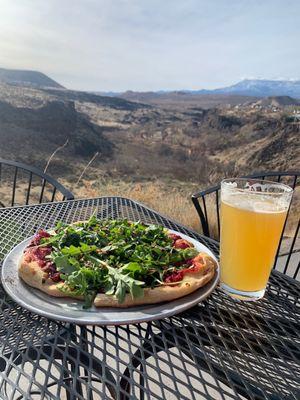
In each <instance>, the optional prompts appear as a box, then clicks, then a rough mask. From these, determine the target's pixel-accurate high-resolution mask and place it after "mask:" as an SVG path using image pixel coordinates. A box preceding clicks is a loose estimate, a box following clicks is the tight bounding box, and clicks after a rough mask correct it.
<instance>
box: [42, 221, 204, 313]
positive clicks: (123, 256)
mask: <svg viewBox="0 0 300 400" xmlns="http://www.w3.org/2000/svg"><path fill="white" fill-rule="evenodd" d="M47 245H51V247H52V252H51V254H50V255H49V256H47V258H49V259H50V260H51V261H52V262H53V263H54V264H55V265H56V268H57V270H58V271H59V272H60V273H61V278H62V279H63V280H64V282H65V284H64V285H62V286H61V290H62V291H63V292H64V293H66V294H72V295H76V296H82V297H84V299H85V304H84V307H90V306H91V305H92V303H93V300H94V298H95V296H96V295H97V293H106V294H108V295H112V296H115V297H116V298H117V299H118V301H119V302H120V303H122V302H123V301H124V299H125V296H126V295H127V294H129V295H130V296H132V298H137V297H142V296H143V293H144V288H146V287H151V288H153V287H155V286H161V285H162V284H164V278H165V277H166V275H168V274H170V273H172V272H174V271H175V270H180V269H182V268H187V265H185V263H184V262H185V261H186V260H188V259H191V258H193V257H195V256H196V255H197V250H196V249H194V248H186V249H176V248H174V247H173V244H172V240H171V239H170V238H169V236H168V234H167V230H166V229H165V228H163V227H162V226H157V225H145V224H142V223H140V222H129V221H127V220H98V219H97V218H96V217H95V216H92V217H91V218H90V219H89V220H88V221H87V222H81V223H78V224H75V225H67V224H64V223H61V222H60V223H58V224H57V226H56V227H55V229H54V232H52V234H51V236H50V237H49V238H43V239H42V240H41V244H40V246H47Z"/></svg>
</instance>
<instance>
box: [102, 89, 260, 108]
mask: <svg viewBox="0 0 300 400" xmlns="http://www.w3.org/2000/svg"><path fill="white" fill-rule="evenodd" d="M106 95H107V96H109V95H110V94H108V93H106ZM114 96H117V97H120V98H121V99H126V100H129V101H135V102H138V103H143V104H151V105H156V106H162V107H164V108H169V109H174V108H178V109H181V108H182V107H183V108H190V107H201V108H212V107H219V106H224V105H231V106H234V105H237V104H243V103H248V102H253V101H256V100H258V99H259V98H258V97H253V96H241V95H235V94H229V95H227V94H198V93H194V92H181V91H177V92H133V91H127V92H124V93H119V94H114ZM114 98H116V97H114Z"/></svg>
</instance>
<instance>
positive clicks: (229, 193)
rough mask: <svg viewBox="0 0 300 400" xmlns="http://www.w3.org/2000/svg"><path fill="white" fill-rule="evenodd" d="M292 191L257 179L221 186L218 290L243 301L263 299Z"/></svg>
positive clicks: (240, 180) (241, 179)
mask: <svg viewBox="0 0 300 400" xmlns="http://www.w3.org/2000/svg"><path fill="white" fill-rule="evenodd" d="M292 194H293V189H292V188H290V187H289V186H287V185H284V184H281V183H277V182H272V181H265V180H257V179H246V178H237V179H224V180H223V181H222V182H221V237H220V240H221V243H220V245H221V247H220V257H221V258H220V269H221V277H220V280H221V288H222V289H223V290H224V291H225V292H226V293H228V294H229V295H231V296H233V297H236V298H238V299H242V300H257V299H260V298H261V297H263V296H264V293H265V289H266V285H267V282H268V279H269V275H270V272H271V268H272V266H273V263H274V260H275V256H276V252H277V248H278V245H279V240H280V237H281V234H282V230H283V227H284V223H285V220H286V217H287V212H288V209H289V205H290V202H291V198H292Z"/></svg>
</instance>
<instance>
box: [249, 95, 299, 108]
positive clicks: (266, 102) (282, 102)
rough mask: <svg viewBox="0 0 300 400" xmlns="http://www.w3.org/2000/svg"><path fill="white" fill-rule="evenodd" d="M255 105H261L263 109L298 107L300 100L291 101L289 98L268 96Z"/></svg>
mask: <svg viewBox="0 0 300 400" xmlns="http://www.w3.org/2000/svg"><path fill="white" fill-rule="evenodd" d="M255 104H257V105H261V106H263V107H267V106H273V107H287V106H299V105H300V100H298V99H293V98H292V97H290V96H270V97H265V98H263V99H261V100H258V101H257V102H256V103H255Z"/></svg>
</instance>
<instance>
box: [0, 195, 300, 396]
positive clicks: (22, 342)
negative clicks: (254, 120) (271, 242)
mask: <svg viewBox="0 0 300 400" xmlns="http://www.w3.org/2000/svg"><path fill="white" fill-rule="evenodd" d="M93 213H96V215H97V216H98V217H99V218H124V217H125V218H128V219H130V220H141V221H143V222H147V223H156V224H161V225H164V226H165V227H167V228H170V229H174V230H178V231H180V232H182V233H185V234H187V235H190V236H192V237H194V238H196V239H198V240H199V241H200V242H202V243H203V244H205V245H206V246H208V247H209V248H210V249H211V250H212V251H213V252H214V253H215V254H216V255H218V244H217V243H216V242H214V241H211V240H209V239H207V238H205V237H203V236H201V235H198V234H196V233H195V232H193V231H190V230H189V229H187V228H185V227H183V226H181V225H180V224H178V223H176V222H174V221H172V220H169V219H168V218H166V217H164V216H161V215H160V214H159V213H157V212H155V211H153V210H151V209H149V208H147V207H145V206H143V205H141V204H139V203H136V202H134V201H132V200H129V199H124V198H119V197H105V198H99V199H89V200H74V201H67V202H60V203H47V204H42V205H36V206H24V207H14V208H6V209H0V261H1V262H2V261H3V258H4V257H5V255H6V254H7V253H8V252H9V251H10V249H12V248H13V247H14V246H15V245H16V244H17V243H19V242H20V241H21V240H23V239H24V238H26V237H29V236H31V235H32V234H33V233H34V232H36V230H37V229H39V228H41V227H43V228H49V227H51V226H53V225H54V224H55V222H56V221H59V220H62V221H65V222H73V221H77V220H84V219H87V218H88V217H89V216H90V215H91V214H93ZM299 297H300V284H299V282H297V281H295V280H292V279H291V278H289V277H286V276H284V275H282V274H281V273H279V272H275V271H274V272H273V273H272V275H271V279H270V283H269V286H268V289H267V293H266V295H265V297H264V299H262V300H261V301H259V302H253V303H249V302H239V301H236V300H233V299H231V298H229V297H228V296H226V295H225V294H223V293H222V292H221V291H220V290H219V289H217V290H215V292H214V293H213V294H212V295H211V296H210V297H209V298H208V299H207V300H206V301H204V302H202V303H200V304H198V305H197V306H195V307H193V308H192V309H190V310H188V311H186V312H184V313H182V314H179V315H176V316H173V317H170V318H166V319H163V320H160V321H155V322H150V323H143V324H136V325H129V326H120V327H113V326H111V327H110V326H109V327H90V326H88V327H80V326H76V325H72V324H71V325H69V324H64V323H60V322H56V321H51V320H48V319H46V318H44V317H40V316H38V315H35V314H32V313H31V312H29V311H27V310H25V309H23V308H21V307H20V306H18V305H17V304H16V303H14V302H13V301H12V300H11V299H10V298H9V297H8V296H7V295H6V293H5V292H4V290H3V288H2V285H0V310H1V311H0V348H1V350H0V398H1V399H5V400H6V399H14V400H17V399H39V400H40V399H47V400H48V399H72V400H73V399H76V400H77V399H82V400H87V399H88V400H90V399H188V400H191V399H195V400H198V399H273V400H276V399H278V400H279V399H299V398H300V389H299V387H300V386H299V379H300V378H299V377H300V346H299V343H300V329H299V321H300V318H299V317H300V311H299V304H300V301H299Z"/></svg>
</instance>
